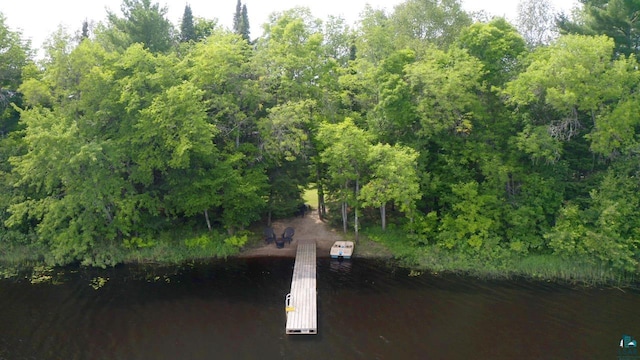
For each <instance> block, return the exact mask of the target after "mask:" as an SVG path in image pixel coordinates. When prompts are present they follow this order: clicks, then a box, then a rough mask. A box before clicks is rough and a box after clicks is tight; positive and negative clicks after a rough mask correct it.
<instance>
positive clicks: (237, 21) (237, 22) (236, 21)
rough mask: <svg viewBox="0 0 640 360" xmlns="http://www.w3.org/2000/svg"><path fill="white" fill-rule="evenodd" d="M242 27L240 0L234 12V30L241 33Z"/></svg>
mask: <svg viewBox="0 0 640 360" xmlns="http://www.w3.org/2000/svg"><path fill="white" fill-rule="evenodd" d="M241 29H242V3H241V2H240V0H238V3H237V4H236V12H235V13H234V14H233V32H234V33H236V34H240V30H241Z"/></svg>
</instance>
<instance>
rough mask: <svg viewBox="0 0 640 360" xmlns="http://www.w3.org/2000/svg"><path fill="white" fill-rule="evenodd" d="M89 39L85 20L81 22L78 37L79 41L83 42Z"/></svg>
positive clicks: (87, 25)
mask: <svg viewBox="0 0 640 360" xmlns="http://www.w3.org/2000/svg"><path fill="white" fill-rule="evenodd" d="M88 37H89V21H87V20H86V19H85V20H84V21H83V22H82V34H81V35H80V39H81V40H84V39H87V38H88Z"/></svg>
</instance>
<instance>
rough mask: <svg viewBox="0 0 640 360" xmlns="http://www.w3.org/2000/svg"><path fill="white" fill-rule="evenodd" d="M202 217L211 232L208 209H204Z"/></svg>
mask: <svg viewBox="0 0 640 360" xmlns="http://www.w3.org/2000/svg"><path fill="white" fill-rule="evenodd" d="M204 219H205V220H206V221H207V228H208V229H209V232H211V221H210V220H209V210H206V209H205V210H204Z"/></svg>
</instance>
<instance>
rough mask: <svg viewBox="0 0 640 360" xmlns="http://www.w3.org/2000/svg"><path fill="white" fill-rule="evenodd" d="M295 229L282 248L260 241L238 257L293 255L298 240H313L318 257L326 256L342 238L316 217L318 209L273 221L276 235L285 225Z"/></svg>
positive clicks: (279, 234)
mask: <svg viewBox="0 0 640 360" xmlns="http://www.w3.org/2000/svg"><path fill="white" fill-rule="evenodd" d="M289 226H290V227H292V228H294V229H295V235H294V236H293V241H292V242H291V244H285V246H284V248H283V249H278V248H277V247H276V245H275V244H273V243H272V244H265V243H264V242H260V243H259V244H255V247H250V248H248V249H246V250H243V251H242V252H241V253H240V254H239V255H238V256H239V257H263V256H278V257H295V256H296V248H297V246H298V242H300V241H305V240H311V241H312V240H315V242H316V246H317V247H316V254H317V256H318V257H328V256H329V250H330V249H331V245H333V243H334V242H335V241H337V240H343V239H342V236H341V235H340V234H338V233H337V232H336V231H335V230H333V229H331V228H330V227H329V226H327V224H325V223H324V222H322V221H321V220H320V219H319V218H318V211H317V210H313V211H311V212H310V213H307V214H306V215H305V216H304V217H295V218H290V219H282V220H278V221H274V222H273V225H272V227H273V230H274V231H275V233H276V235H277V236H281V235H282V233H283V232H284V229H285V228H287V227H289Z"/></svg>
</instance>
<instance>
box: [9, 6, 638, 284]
mask: <svg viewBox="0 0 640 360" xmlns="http://www.w3.org/2000/svg"><path fill="white" fill-rule="evenodd" d="M525 4H529V5H532V3H530V2H529V3H525ZM584 4H585V6H584V8H583V13H582V14H581V15H580V16H582V19H583V20H580V19H579V18H569V17H566V16H565V17H561V18H560V20H561V21H560V23H559V26H560V30H561V33H562V34H561V35H559V36H557V37H546V35H545V34H548V33H547V30H549V29H548V28H547V27H546V26H548V25H549V24H547V23H523V24H520V25H521V26H519V27H517V26H514V25H512V24H510V23H509V22H508V21H507V20H505V19H503V18H493V19H489V20H487V21H476V22H473V21H472V16H471V15H470V14H468V13H466V12H464V11H463V10H462V7H461V5H460V2H459V1H457V0H446V1H435V0H434V1H417V0H409V1H406V2H404V3H402V4H400V5H398V6H397V7H396V8H395V9H394V10H393V11H390V12H386V11H383V10H379V9H373V8H372V7H366V8H365V9H364V11H363V12H362V15H361V18H360V20H359V22H358V23H357V24H355V25H354V26H353V27H352V26H348V25H347V24H345V21H344V19H341V18H338V17H332V18H330V19H328V20H327V21H323V20H321V19H318V18H316V17H314V16H313V14H312V13H311V12H310V10H309V9H307V8H293V9H289V10H286V11H283V12H277V13H273V14H272V15H271V16H270V18H269V20H268V22H267V23H266V24H264V33H263V34H262V35H261V36H259V37H257V38H255V39H254V40H253V41H249V26H248V21H247V20H246V17H247V10H246V6H245V5H243V4H242V3H241V2H240V1H238V3H237V8H236V13H235V15H234V26H233V28H232V29H225V28H223V27H221V26H219V25H218V22H217V20H216V19H206V18H202V17H198V16H194V14H193V13H192V12H191V8H190V7H189V6H188V5H187V6H186V7H185V11H184V15H183V18H182V22H181V24H180V28H179V30H177V29H174V27H173V24H171V23H170V22H169V21H168V20H167V18H166V12H167V9H166V8H164V7H161V6H159V5H158V4H157V3H153V2H151V1H150V0H124V1H123V3H122V8H121V11H122V15H119V14H115V13H112V12H109V13H108V17H107V18H108V20H107V22H106V23H104V24H98V25H97V26H96V27H95V30H94V31H93V32H92V34H91V35H89V36H87V37H85V38H83V39H78V38H76V37H74V36H71V35H70V34H68V33H67V32H65V31H64V30H63V29H61V30H59V31H57V32H56V33H54V34H52V36H51V38H50V39H49V41H48V42H47V46H46V48H45V49H44V53H45V57H44V58H43V59H41V60H40V61H38V62H37V63H35V62H33V61H32V59H31V51H30V49H29V44H28V42H26V41H24V40H23V39H22V35H21V34H20V33H19V32H16V31H11V30H10V29H8V28H7V26H6V25H5V19H4V17H2V16H0V121H1V123H0V236H1V239H2V240H1V241H0V250H1V249H3V248H2V247H3V246H4V248H8V247H15V246H27V245H28V246H38V247H40V248H42V249H44V250H43V251H44V253H45V255H44V256H45V258H46V260H47V261H48V262H49V263H52V264H67V263H73V262H80V263H84V264H89V265H99V266H104V265H109V264H115V263H118V262H120V261H122V260H123V259H125V258H127V256H128V255H129V256H131V255H130V254H138V253H137V251H140V249H158V250H157V251H158V252H162V251H161V249H160V246H161V244H165V245H166V246H171V247H179V246H190V247H191V248H194V247H195V248H198V249H201V248H206V247H207V246H209V247H215V248H216V249H218V250H219V252H220V253H224V254H227V253H228V250H229V249H230V248H231V247H232V248H233V249H234V251H237V249H238V248H239V247H240V246H242V244H243V242H242V241H241V240H239V239H245V240H246V237H243V236H245V235H246V231H247V230H248V229H255V227H256V226H258V225H256V224H264V223H270V221H271V219H272V218H278V217H285V216H290V215H292V214H293V213H294V212H295V210H296V208H297V207H298V206H299V205H300V203H301V202H302V201H303V200H302V199H303V193H304V191H305V189H308V188H311V187H314V188H316V189H317V191H318V195H319V196H318V198H319V208H320V209H321V210H322V211H321V213H322V215H323V216H324V215H326V217H325V219H326V220H328V221H333V222H335V224H336V225H338V224H340V225H341V226H342V229H343V231H345V232H349V231H352V230H353V231H355V232H356V234H358V233H360V232H362V231H363V230H364V231H365V232H367V231H374V230H373V229H379V231H382V233H384V234H389V233H390V232H393V231H401V232H402V234H403V235H402V237H401V240H398V241H400V242H402V246H405V247H406V248H408V249H409V250H407V251H406V252H405V253H409V254H410V256H411V258H412V259H428V258H430V256H432V255H434V256H435V255H441V254H449V255H450V256H451V259H456V261H463V260H465V259H466V260H469V261H476V263H486V262H492V263H494V264H500V266H502V267H503V268H507V267H508V266H509V264H513V263H514V261H516V260H517V259H523V258H526V257H531V256H540V257H545V258H549V257H551V258H553V259H565V260H566V261H571V262H572V263H573V262H575V263H578V264H587V265H588V266H594V267H602V268H607V269H613V270H614V271H618V272H620V273H624V272H637V265H638V255H639V253H638V252H639V250H638V230H637V229H638V228H639V227H638V224H639V223H640V215H638V214H640V211H639V210H640V201H638V200H639V199H638V195H637V194H639V193H640V191H639V190H640V188H639V186H640V184H639V183H638V182H637V177H638V171H639V169H640V162H639V161H638V156H637V150H638V146H639V142H638V133H639V129H640V115H639V114H640V99H639V98H638V96H639V95H638V94H639V93H640V92H639V91H638V86H639V85H638V84H640V72H639V70H638V62H637V59H636V54H637V47H638V46H637V45H638V44H637V34H635V33H634V31H635V30H634V28H635V27H636V25H635V23H634V21H635V20H637V19H635V18H637V16H636V17H635V18H634V14H636V13H637V6H636V5H637V4H636V2H633V1H622V0H611V1H586V0H585V1H584ZM538 5H540V6H542V5H544V4H542V3H541V4H538ZM536 9H537V10H540V11H542V12H544V11H543V10H545V9H544V8H536ZM636 15H637V14H636ZM531 20H532V19H528V21H531ZM524 25H526V26H524ZM623 28H624V29H625V30H624V31H622V30H621V29H623ZM519 31H521V32H522V33H519ZM181 42H182V43H181ZM176 229H177V230H176ZM178 233H179V234H186V235H176V234H178ZM225 239H227V240H226V241H225ZM230 239H231V240H230ZM167 244H168V245H167ZM150 251H151V250H150ZM417 261H422V260H417Z"/></svg>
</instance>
